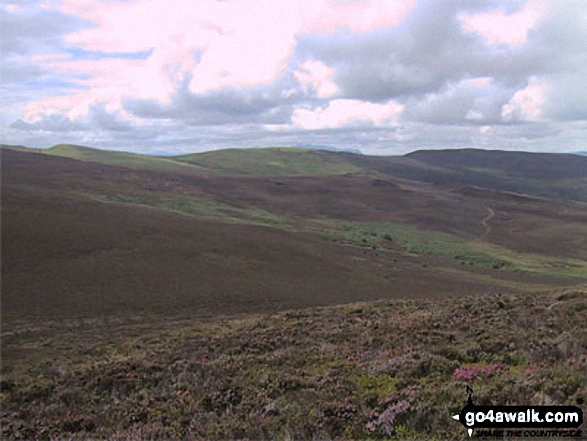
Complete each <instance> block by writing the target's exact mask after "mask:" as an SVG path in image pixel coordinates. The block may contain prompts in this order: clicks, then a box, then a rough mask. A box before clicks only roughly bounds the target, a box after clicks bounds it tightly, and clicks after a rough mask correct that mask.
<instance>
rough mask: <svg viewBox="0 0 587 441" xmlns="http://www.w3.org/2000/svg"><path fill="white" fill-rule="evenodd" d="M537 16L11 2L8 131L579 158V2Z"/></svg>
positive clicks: (375, 1) (497, 6) (490, 4)
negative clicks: (574, 152)
mask: <svg viewBox="0 0 587 441" xmlns="http://www.w3.org/2000/svg"><path fill="white" fill-rule="evenodd" d="M545 4H546V3H541V2H540V1H539V0H451V1H447V2H442V1H436V0H402V1H399V0H398V1H394V2H389V1H385V0H343V1H339V0H315V1H312V2H306V1H303V0H283V1H280V2H275V1H273V0H251V1H247V2H243V1H239V0H225V1H215V0H177V1H174V2H171V3H170V2H167V3H165V2H161V1H159V0H140V1H139V0H38V1H37V0H22V1H19V2H13V3H6V4H4V5H0V32H2V38H1V39H0V75H2V81H1V82H0V133H2V136H3V137H4V138H6V141H8V140H13V142H16V143H25V142H31V143H34V144H35V145H38V144H42V142H43V141H42V140H43V139H45V140H46V141H47V144H49V141H53V140H54V141H57V142H61V141H67V142H76V143H90V144H91V145H97V146H108V143H111V144H113V145H114V144H116V143H119V142H120V143H123V144H124V146H125V148H129V149H130V148H137V149H138V148H148V149H153V150H156V151H161V149H172V150H173V149H188V150H189V146H190V145H191V146H193V148H194V149H205V148H214V147H219V146H224V147H229V146H232V145H234V146H245V145H247V146H252V145H276V144H279V143H284V144H285V145H310V144H311V145H327V146H331V147H337V146H340V147H344V148H352V149H356V148H358V149H362V150H363V151H365V152H372V153H383V152H385V151H386V149H387V151H389V152H391V151H398V152H399V151H406V150H409V149H415V148H430V147H451V146H453V147H454V146H486V147H495V148H510V149H513V148H515V143H516V142H518V143H519V144H518V146H519V148H521V149H524V148H526V149H528V148H531V149H536V150H539V149H542V148H548V146H549V145H550V146H551V147H550V148H559V149H571V148H573V146H576V145H579V144H580V143H581V142H583V143H584V142H585V141H587V135H586V131H585V128H584V126H583V125H581V124H582V123H584V122H585V121H587V89H585V87H584V84H583V83H584V78H585V77H587V19H586V15H585V11H584V6H583V4H582V3H581V2H577V1H573V0H560V1H557V2H549V3H548V4H546V5H547V7H545ZM59 137H62V138H63V139H57V138H59ZM174 146H175V147H174ZM581 148H583V149H584V146H583V147H581Z"/></svg>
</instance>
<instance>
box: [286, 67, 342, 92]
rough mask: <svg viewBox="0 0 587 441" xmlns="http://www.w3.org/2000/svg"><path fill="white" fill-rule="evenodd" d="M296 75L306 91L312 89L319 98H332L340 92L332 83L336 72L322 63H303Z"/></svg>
mask: <svg viewBox="0 0 587 441" xmlns="http://www.w3.org/2000/svg"><path fill="white" fill-rule="evenodd" d="M294 75H295V77H296V78H297V80H298V81H299V82H300V84H301V85H302V86H303V87H304V89H306V90H308V89H312V90H313V91H315V93H316V95H317V96H318V97H319V98H327V97H330V96H332V95H335V94H336V93H337V92H338V91H339V90H340V88H339V87H338V86H337V85H336V83H334V82H333V81H332V77H333V75H334V70H333V69H331V68H330V67H328V66H327V65H325V64H324V63H321V62H320V61H313V60H308V61H305V62H303V63H302V64H301V65H300V70H296V71H294Z"/></svg>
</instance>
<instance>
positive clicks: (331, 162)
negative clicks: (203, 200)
mask: <svg viewBox="0 0 587 441" xmlns="http://www.w3.org/2000/svg"><path fill="white" fill-rule="evenodd" d="M174 159H175V160H177V161H182V162H186V163H189V164H196V165H199V166H201V167H203V168H205V169H207V170H210V171H215V172H220V173H228V174H244V175H258V176H284V175H289V176H292V175H343V174H346V173H360V172H363V171H364V170H363V169H362V168H361V167H359V166H357V165H354V164H351V163H349V162H348V161H347V160H346V159H345V157H344V156H342V155H340V154H337V153H333V152H326V151H317V150H305V149H296V148H263V149H257V148H253V149H227V150H217V151H213V152H205V153H196V154H192V155H185V156H176V157H174Z"/></svg>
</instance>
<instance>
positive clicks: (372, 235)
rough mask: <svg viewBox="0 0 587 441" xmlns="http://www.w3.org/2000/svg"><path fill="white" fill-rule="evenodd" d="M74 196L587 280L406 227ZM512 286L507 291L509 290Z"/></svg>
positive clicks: (545, 261) (176, 200)
mask: <svg viewBox="0 0 587 441" xmlns="http://www.w3.org/2000/svg"><path fill="white" fill-rule="evenodd" d="M75 195H76V196H82V197H88V198H90V199H93V200H99V201H102V202H111V203H120V204H133V205H138V206H146V207H150V208H154V209H157V210H163V211H169V212H174V213H180V214H184V215H189V216H196V217H198V218H201V219H207V220H215V221H222V222H230V223H242V224H248V225H262V226H268V227H272V228H277V229H280V230H284V231H289V232H310V233H313V234H317V235H319V236H320V237H322V238H323V239H324V240H326V241H330V242H337V243H340V244H343V245H349V246H359V247H365V248H370V249H376V250H382V251H384V250H386V249H390V248H396V247H397V246H399V247H401V248H402V249H403V250H404V251H405V252H406V253H408V254H414V255H422V254H423V255H433V256H438V257H442V258H447V259H454V260H457V261H459V262H462V263H463V264H468V265H476V266H480V267H487V268H494V269H504V270H507V271H516V272H521V273H527V274H532V275H538V276H552V277H562V278H575V279H587V262H585V261H584V260H579V259H571V258H555V257H550V256H544V255H538V254H532V253H520V252H515V251H513V250H509V249H507V248H505V247H501V246H498V245H494V244H491V243H488V242H485V241H481V240H467V239H462V238H459V237H458V236H456V235H453V234H448V233H444V232H439V231H428V230H423V229H420V228H417V227H413V226H410V225H405V224H398V223H392V222H373V221H370V222H369V221H364V222H359V221H347V220H340V219H324V218H322V219H302V220H300V219H298V220H296V221H295V222H294V221H293V220H291V219H288V218H287V217H285V216H280V215H276V214H274V213H271V212H269V211H266V210H263V209H260V208H256V207H249V208H240V207H236V206H234V205H229V204H225V203H221V202H218V201H214V200H211V199H206V198H202V197H200V198H196V197H188V196H180V195H177V194H173V193H163V192H161V193H155V194H154V193H147V192H134V193H132V194H126V195H125V194H112V195H106V196H104V195H95V194H90V193H86V194H84V193H75ZM504 283H506V282H504ZM512 283H513V284H514V285H516V286H521V285H520V284H515V283H514V282H512ZM512 283H510V284H509V285H508V286H510V287H512V286H513V285H512ZM503 286H505V285H503ZM531 290H535V289H533V288H532V289H531Z"/></svg>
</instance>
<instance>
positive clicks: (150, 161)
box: [37, 144, 193, 168]
mask: <svg viewBox="0 0 587 441" xmlns="http://www.w3.org/2000/svg"><path fill="white" fill-rule="evenodd" d="M37 151H39V152H42V153H45V154H48V155H52V156H60V157H62V158H69V159H76V160H79V161H86V162H97V163H100V164H108V165H120V166H125V167H140V168H186V167H190V164H186V163H184V162H178V161H174V160H173V159H170V158H162V157H157V156H149V155H141V154H138V153H127V152H119V151H111V150H99V149H94V148H90V147H83V146H78V145H72V144H58V145H56V146H53V147H51V148H50V149H47V150H37ZM192 167H193V165H192Z"/></svg>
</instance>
